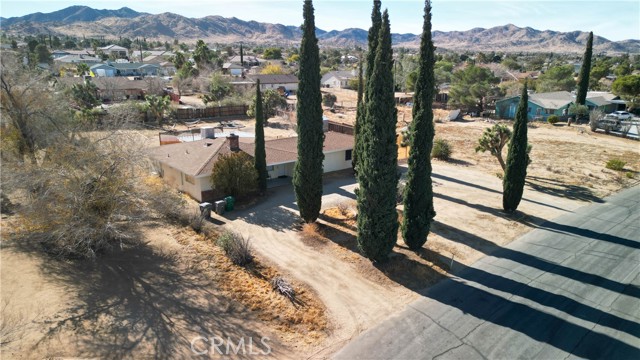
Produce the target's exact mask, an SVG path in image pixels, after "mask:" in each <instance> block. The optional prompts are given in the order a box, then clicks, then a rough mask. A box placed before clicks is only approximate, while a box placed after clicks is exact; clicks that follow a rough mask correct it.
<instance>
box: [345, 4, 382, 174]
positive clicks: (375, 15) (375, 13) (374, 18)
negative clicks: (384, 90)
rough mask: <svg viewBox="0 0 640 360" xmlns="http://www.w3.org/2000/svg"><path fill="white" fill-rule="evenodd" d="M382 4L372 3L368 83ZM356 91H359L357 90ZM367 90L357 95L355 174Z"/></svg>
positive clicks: (376, 44) (360, 149) (367, 67)
mask: <svg viewBox="0 0 640 360" xmlns="http://www.w3.org/2000/svg"><path fill="white" fill-rule="evenodd" d="M381 6H382V4H381V2H380V1H379V0H375V1H374V2H373V10H371V27H370V28H369V34H368V43H369V51H368V52H367V66H366V74H365V81H368V80H369V79H370V78H371V73H372V72H373V64H374V62H375V58H376V48H377V47H378V36H379V34H380V27H381V26H382V15H381V13H380V8H381ZM360 71H362V59H361V63H360ZM360 84H361V85H362V86H364V84H363V80H362V79H360ZM358 91H360V89H359V88H358ZM368 91H369V90H368V88H364V94H363V95H359V96H361V98H360V97H359V103H360V106H358V108H357V112H356V124H355V127H354V136H355V147H354V151H353V159H354V160H353V161H352V164H353V167H354V169H355V171H356V173H357V171H358V158H359V157H360V154H361V153H362V147H363V145H362V141H361V139H360V135H359V131H360V128H361V127H362V126H363V123H364V122H365V121H366V117H365V112H366V111H367V110H366V108H365V106H364V104H365V103H366V99H367V98H368V97H369V94H368Z"/></svg>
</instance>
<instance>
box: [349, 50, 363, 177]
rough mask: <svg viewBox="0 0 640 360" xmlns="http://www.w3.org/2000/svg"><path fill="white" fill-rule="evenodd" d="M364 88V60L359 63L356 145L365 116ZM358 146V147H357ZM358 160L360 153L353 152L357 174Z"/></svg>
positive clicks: (353, 161)
mask: <svg viewBox="0 0 640 360" xmlns="http://www.w3.org/2000/svg"><path fill="white" fill-rule="evenodd" d="M363 87H364V79H363V78H362V59H360V62H359V63H358V102H357V103H356V123H355V126H354V127H353V135H354V138H355V139H356V144H357V142H358V129H359V127H360V123H361V122H362V120H361V119H362V116H363V115H364V103H363V102H362V97H363V91H364V90H363ZM356 146H357V145H356ZM357 158H358V151H353V152H352V154H351V167H352V168H353V170H354V171H355V172H356V173H357V171H358V170H357V169H356V164H357Z"/></svg>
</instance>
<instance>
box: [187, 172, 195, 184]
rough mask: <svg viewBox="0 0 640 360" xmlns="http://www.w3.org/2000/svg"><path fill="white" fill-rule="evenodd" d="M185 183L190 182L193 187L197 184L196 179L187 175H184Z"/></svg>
mask: <svg viewBox="0 0 640 360" xmlns="http://www.w3.org/2000/svg"><path fill="white" fill-rule="evenodd" d="M184 181H186V182H188V183H189V184H193V185H195V184H196V179H195V178H194V177H193V176H191V175H186V174H185V175H184Z"/></svg>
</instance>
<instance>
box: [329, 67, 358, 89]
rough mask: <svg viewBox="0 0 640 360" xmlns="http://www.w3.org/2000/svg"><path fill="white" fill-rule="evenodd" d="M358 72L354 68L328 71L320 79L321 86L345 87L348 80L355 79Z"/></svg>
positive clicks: (347, 85)
mask: <svg viewBox="0 0 640 360" xmlns="http://www.w3.org/2000/svg"><path fill="white" fill-rule="evenodd" d="M357 78H358V73H357V72H356V71H355V70H346V71H329V72H328V73H326V74H324V76H323V77H322V79H320V84H321V86H322V87H328V88H338V89H347V88H349V80H351V79H357Z"/></svg>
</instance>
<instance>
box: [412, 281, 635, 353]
mask: <svg viewBox="0 0 640 360" xmlns="http://www.w3.org/2000/svg"><path fill="white" fill-rule="evenodd" d="M473 271H475V269H470V272H473ZM464 276H467V277H470V278H474V279H477V277H476V276H474V275H468V274H466V275H465V274H463V276H462V280H450V281H444V282H441V283H439V284H438V285H436V286H434V287H432V288H431V289H429V290H427V291H426V292H424V293H423V295H424V296H425V297H427V298H429V299H433V300H435V301H437V302H439V303H441V304H445V305H448V306H451V307H453V308H456V309H458V310H460V311H462V312H463V313H464V314H469V315H471V316H473V317H475V318H478V319H481V320H484V321H486V322H489V323H492V324H496V325H498V326H500V327H504V328H508V329H512V330H514V331H517V332H519V333H521V334H523V335H525V336H527V337H529V338H531V339H534V340H536V341H538V342H541V343H545V344H549V345H551V346H553V347H555V348H558V349H561V350H563V351H566V352H567V353H571V354H573V355H574V356H577V357H580V358H587V359H627V358H635V357H637V355H638V349H637V348H635V347H633V346H631V345H628V344H627V343H625V342H623V341H620V340H618V339H616V338H613V337H611V336H609V335H605V334H601V333H599V332H595V331H590V329H587V328H585V327H583V326H580V325H577V324H574V323H572V322H570V321H567V320H565V319H562V318H560V317H558V316H556V315H553V314H550V313H548V312H546V311H541V310H538V309H535V308H533V307H531V306H528V305H525V304H521V303H518V302H515V301H512V300H510V299H507V298H505V297H503V296H499V295H496V294H494V293H491V292H489V291H486V290H483V289H480V288H478V287H475V286H473V285H471V284H468V283H467V282H466V281H465V280H466V279H465V277H464ZM499 281H503V279H499ZM488 283H489V284H495V283H494V282H493V281H489V282H488ZM505 284H506V285H505V286H506V288H510V287H511V286H514V284H512V283H508V282H507V283H505ZM515 286H517V287H519V285H515ZM531 291H533V293H526V292H524V293H523V294H522V295H520V294H518V296H523V295H524V297H527V295H528V296H529V297H530V298H532V299H533V300H534V301H536V300H537V301H541V303H542V304H547V305H551V306H557V308H559V309H560V310H563V311H564V310H566V311H572V314H573V311H574V310H573V309H572V308H571V306H572V305H576V303H571V302H566V303H561V302H563V301H566V300H567V299H566V298H564V297H549V298H546V296H548V295H549V293H544V292H537V289H533V290H531ZM507 296H508V295H507ZM575 311H576V312H579V314H578V317H580V318H588V320H589V321H592V322H597V321H598V320H600V321H602V322H603V323H602V325H604V324H605V323H606V324H608V325H611V322H612V321H614V322H615V321H618V320H621V319H620V318H617V317H615V316H608V315H607V314H606V313H603V312H602V311H600V310H597V309H593V308H589V307H587V306H584V305H579V306H578V307H577V309H575ZM433 315H434V316H438V315H439V314H433ZM574 316H575V315H574ZM589 316H595V317H596V318H589ZM605 326H606V325H605ZM616 328H617V329H621V330H622V331H625V332H628V333H633V334H634V336H637V333H636V331H637V328H638V324H637V323H634V322H631V321H627V320H625V321H624V322H622V323H618V325H617V327H616ZM488 330H489V329H488V328H484V329H481V328H476V329H474V332H480V333H477V334H476V336H482V334H483V332H484V334H486V331H488ZM492 335H493V336H496V335H497V334H492ZM487 336H489V334H487ZM478 341H479V343H476V344H474V345H475V346H476V347H477V346H478V345H480V346H482V344H481V340H478ZM483 350H485V349H483ZM485 351H487V352H488V351H491V349H489V348H487V349H486V350H485ZM483 352H484V351H483ZM634 354H635V356H634Z"/></svg>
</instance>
